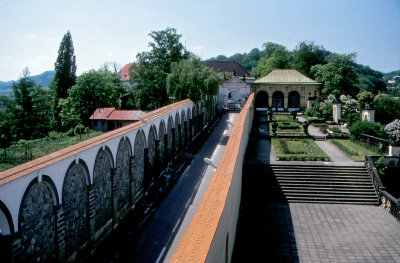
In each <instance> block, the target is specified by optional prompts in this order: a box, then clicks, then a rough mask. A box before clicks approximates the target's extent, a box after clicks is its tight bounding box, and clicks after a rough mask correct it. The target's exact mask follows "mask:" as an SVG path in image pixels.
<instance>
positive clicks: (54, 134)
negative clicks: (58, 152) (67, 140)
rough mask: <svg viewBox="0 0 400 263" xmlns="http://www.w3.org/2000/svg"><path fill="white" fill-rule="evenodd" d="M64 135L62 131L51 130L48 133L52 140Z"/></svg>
mask: <svg viewBox="0 0 400 263" xmlns="http://www.w3.org/2000/svg"><path fill="white" fill-rule="evenodd" d="M62 135H63V134H62V133H59V132H56V131H50V132H49V134H48V135H47V138H48V139H50V140H54V139H57V138H59V137H61V136H62Z"/></svg>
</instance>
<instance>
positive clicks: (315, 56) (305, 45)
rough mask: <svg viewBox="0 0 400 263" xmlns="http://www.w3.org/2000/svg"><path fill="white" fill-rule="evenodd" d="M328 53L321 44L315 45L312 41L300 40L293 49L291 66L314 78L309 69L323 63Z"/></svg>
mask: <svg viewBox="0 0 400 263" xmlns="http://www.w3.org/2000/svg"><path fill="white" fill-rule="evenodd" d="M328 54H329V52H328V51H326V50H325V48H324V47H323V46H317V45H315V44H314V42H313V41H303V42H300V43H299V44H298V45H297V46H296V48H295V49H294V50H293V66H294V68H295V69H297V70H298V71H300V72H301V73H303V74H305V75H307V76H309V77H311V78H314V76H312V74H310V73H311V72H310V69H311V67H312V66H314V65H318V64H325V63H326V59H325V58H326V57H327V55H328Z"/></svg>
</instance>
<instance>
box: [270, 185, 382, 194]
mask: <svg viewBox="0 0 400 263" xmlns="http://www.w3.org/2000/svg"><path fill="white" fill-rule="evenodd" d="M278 189H279V188H278ZM280 189H285V192H292V191H300V190H301V191H310V192H311V191H312V192H318V191H340V192H350V190H352V191H357V192H366V193H369V192H371V193H374V194H375V189H374V187H373V186H370V187H369V186H368V187H357V188H354V187H341V188H337V187H312V186H310V187H301V188H299V187H292V186H285V187H284V188H280Z"/></svg>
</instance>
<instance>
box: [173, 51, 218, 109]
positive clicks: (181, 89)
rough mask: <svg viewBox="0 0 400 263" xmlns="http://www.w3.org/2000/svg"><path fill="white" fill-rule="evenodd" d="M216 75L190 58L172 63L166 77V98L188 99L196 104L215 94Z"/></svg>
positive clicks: (216, 88) (216, 87)
mask: <svg viewBox="0 0 400 263" xmlns="http://www.w3.org/2000/svg"><path fill="white" fill-rule="evenodd" d="M218 84H219V77H218V75H217V74H216V73H215V72H214V71H213V70H212V69H210V68H208V67H205V66H204V65H203V64H202V63H201V62H200V60H199V59H196V58H191V59H188V60H181V61H179V62H175V63H172V70H171V73H170V74H168V77H167V93H168V96H171V97H174V98H175V99H177V100H182V99H186V98H190V99H191V100H192V101H194V102H197V101H199V100H201V99H206V98H208V97H210V96H213V95H215V94H217V91H218Z"/></svg>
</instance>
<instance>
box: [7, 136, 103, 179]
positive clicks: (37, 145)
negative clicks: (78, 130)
mask: <svg viewBox="0 0 400 263" xmlns="http://www.w3.org/2000/svg"><path fill="white" fill-rule="evenodd" d="M100 134H102V132H99V131H90V132H88V133H86V134H82V135H75V136H72V137H70V136H67V135H62V136H58V137H57V138H53V139H50V138H45V139H40V140H35V141H31V142H28V143H27V145H13V146H11V147H10V148H7V149H6V150H7V152H6V153H5V149H0V172H1V171H4V170H7V169H10V168H12V167H14V166H17V165H19V164H22V163H25V162H27V161H31V160H34V159H37V158H39V157H42V156H45V155H47V154H50V153H52V152H56V151H58V150H61V149H64V148H67V147H69V146H71V145H74V144H77V143H79V142H82V141H85V140H88V139H90V138H93V137H95V136H98V135H100ZM5 159H6V160H5Z"/></svg>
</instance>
